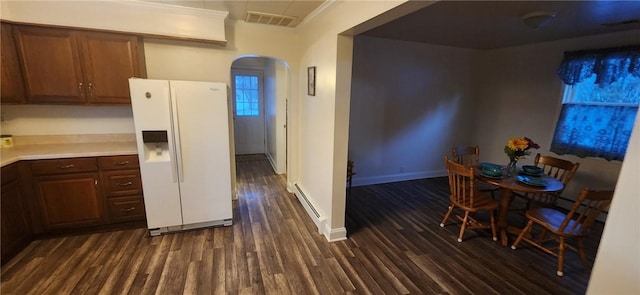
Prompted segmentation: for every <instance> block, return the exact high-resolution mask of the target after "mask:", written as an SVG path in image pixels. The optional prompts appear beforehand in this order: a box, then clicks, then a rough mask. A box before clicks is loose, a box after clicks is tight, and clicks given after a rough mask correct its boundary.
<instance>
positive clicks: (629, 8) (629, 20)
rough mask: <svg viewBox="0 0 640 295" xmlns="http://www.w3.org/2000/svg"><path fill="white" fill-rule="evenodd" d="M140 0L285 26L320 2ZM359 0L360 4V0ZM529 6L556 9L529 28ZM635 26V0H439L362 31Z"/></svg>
mask: <svg viewBox="0 0 640 295" xmlns="http://www.w3.org/2000/svg"><path fill="white" fill-rule="evenodd" d="M145 1H150V2H158V3H165V4H173V5H181V6H189V7H195V8H204V9H214V10H223V11H228V12H229V19H232V20H244V19H245V17H246V14H247V12H260V13H266V14H274V15H283V16H291V17H294V19H293V20H290V22H288V23H286V26H288V27H295V26H296V25H298V24H299V23H300V22H301V21H302V20H303V19H304V18H305V17H306V16H308V15H309V14H310V13H312V12H313V11H314V10H315V9H317V8H318V7H319V6H320V5H322V4H323V3H324V2H325V1H311V0H287V1H268V0H257V1H256V0H254V1H249V0H145ZM332 1H343V0H332ZM371 1H379V0H371ZM363 5H366V3H365V1H363ZM535 11H551V12H556V13H557V15H556V17H555V18H553V19H551V20H550V21H549V22H548V23H546V24H545V25H543V26H541V27H540V28H538V29H532V28H530V27H527V26H526V25H524V23H523V21H522V19H521V17H522V16H523V15H525V14H527V13H530V12H535ZM625 22H626V24H624V23H625ZM620 23H623V24H620ZM281 25H282V24H281ZM636 29H637V30H640V0H632V1H611V0H610V1H593V0H590V1H458V0H445V1H440V2H437V3H435V4H433V5H430V6H427V7H425V8H423V9H421V10H418V11H415V12H413V13H410V14H408V15H405V16H403V17H401V18H398V19H396V20H394V21H391V22H389V23H387V24H384V25H382V26H379V27H377V28H374V29H372V30H369V31H367V32H365V33H363V35H368V36H374V37H380V38H387V39H395V40H404V41H414V42H422V43H429V44H437V45H446V46H453V47H462V48H472V49H494V48H503V47H510V46H518V45H524V44H531V43H539V42H545V41H553V40H559V39H567V38H574V37H583V36H587V35H596V34H603V33H611V32H617V31H624V30H636Z"/></svg>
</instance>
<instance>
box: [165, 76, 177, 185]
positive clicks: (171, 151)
mask: <svg viewBox="0 0 640 295" xmlns="http://www.w3.org/2000/svg"><path fill="white" fill-rule="evenodd" d="M165 90H166V91H167V96H168V97H169V101H168V103H169V126H170V128H171V134H173V136H174V138H171V139H170V140H169V157H170V158H171V164H172V165H171V176H172V179H173V183H177V182H178V171H177V169H178V165H177V164H176V162H177V158H178V155H177V154H176V140H175V134H176V133H175V129H176V128H175V123H174V122H175V119H174V114H173V90H171V88H170V87H169V88H166V89H165Z"/></svg>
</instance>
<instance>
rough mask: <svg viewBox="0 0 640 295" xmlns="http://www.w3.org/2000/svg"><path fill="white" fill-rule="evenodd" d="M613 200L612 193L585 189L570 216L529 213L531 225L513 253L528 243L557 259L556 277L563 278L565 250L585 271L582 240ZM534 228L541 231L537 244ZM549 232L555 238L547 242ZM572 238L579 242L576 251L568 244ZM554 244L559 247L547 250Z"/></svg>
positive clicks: (538, 210)
mask: <svg viewBox="0 0 640 295" xmlns="http://www.w3.org/2000/svg"><path fill="white" fill-rule="evenodd" d="M612 198H613V191H595V190H590V189H588V188H585V189H584V190H582V193H581V194H580V196H579V197H578V199H577V200H576V201H575V203H574V204H573V207H572V208H571V210H570V211H569V213H563V212H560V211H557V210H555V209H551V208H536V209H532V210H528V211H526V212H525V216H526V217H527V218H528V219H529V221H528V222H527V225H526V226H525V228H524V229H523V230H522V232H521V233H520V235H519V236H518V238H517V239H516V241H515V242H514V243H513V245H512V246H511V249H514V250H515V249H516V248H517V247H518V245H519V244H520V242H521V241H525V242H527V243H529V244H531V245H533V246H535V247H537V248H538V249H540V250H542V251H544V252H546V253H549V254H551V255H554V256H557V257H558V270H557V272H556V274H557V275H558V276H563V275H564V272H563V268H564V250H565V249H566V248H568V249H571V250H573V251H576V252H578V254H579V255H580V260H582V263H583V264H584V266H585V267H588V265H587V264H588V262H587V257H586V255H585V253H584V242H583V238H584V237H585V236H586V235H587V233H588V230H589V227H590V226H591V224H593V222H594V221H595V220H596V218H597V217H598V215H600V213H602V211H603V210H605V209H607V208H608V207H609V204H611V199H612ZM534 224H537V225H539V226H541V227H542V231H541V232H540V234H539V236H538V238H537V239H535V240H534V239H533V238H532V237H530V236H531V230H532V229H533V225H534ZM549 232H550V233H552V234H553V235H554V236H553V237H551V238H549V239H547V238H546V234H547V233H549ZM569 238H576V239H577V242H578V248H577V249H576V248H575V247H574V246H571V245H569V244H567V243H566V239H569ZM553 241H555V242H557V247H547V246H545V245H546V244H547V243H549V242H553ZM554 244H556V243H554Z"/></svg>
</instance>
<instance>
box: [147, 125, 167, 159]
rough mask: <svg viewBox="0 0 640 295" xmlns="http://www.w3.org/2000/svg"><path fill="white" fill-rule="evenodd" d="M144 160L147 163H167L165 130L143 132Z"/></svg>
mask: <svg viewBox="0 0 640 295" xmlns="http://www.w3.org/2000/svg"><path fill="white" fill-rule="evenodd" d="M142 142H143V143H144V159H145V161H147V162H168V161H170V158H169V139H168V136H167V131H166V130H143V131H142Z"/></svg>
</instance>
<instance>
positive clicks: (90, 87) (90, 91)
mask: <svg viewBox="0 0 640 295" xmlns="http://www.w3.org/2000/svg"><path fill="white" fill-rule="evenodd" d="M88 86H89V96H91V97H93V96H94V95H93V87H94V85H93V83H91V82H89V85H88Z"/></svg>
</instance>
